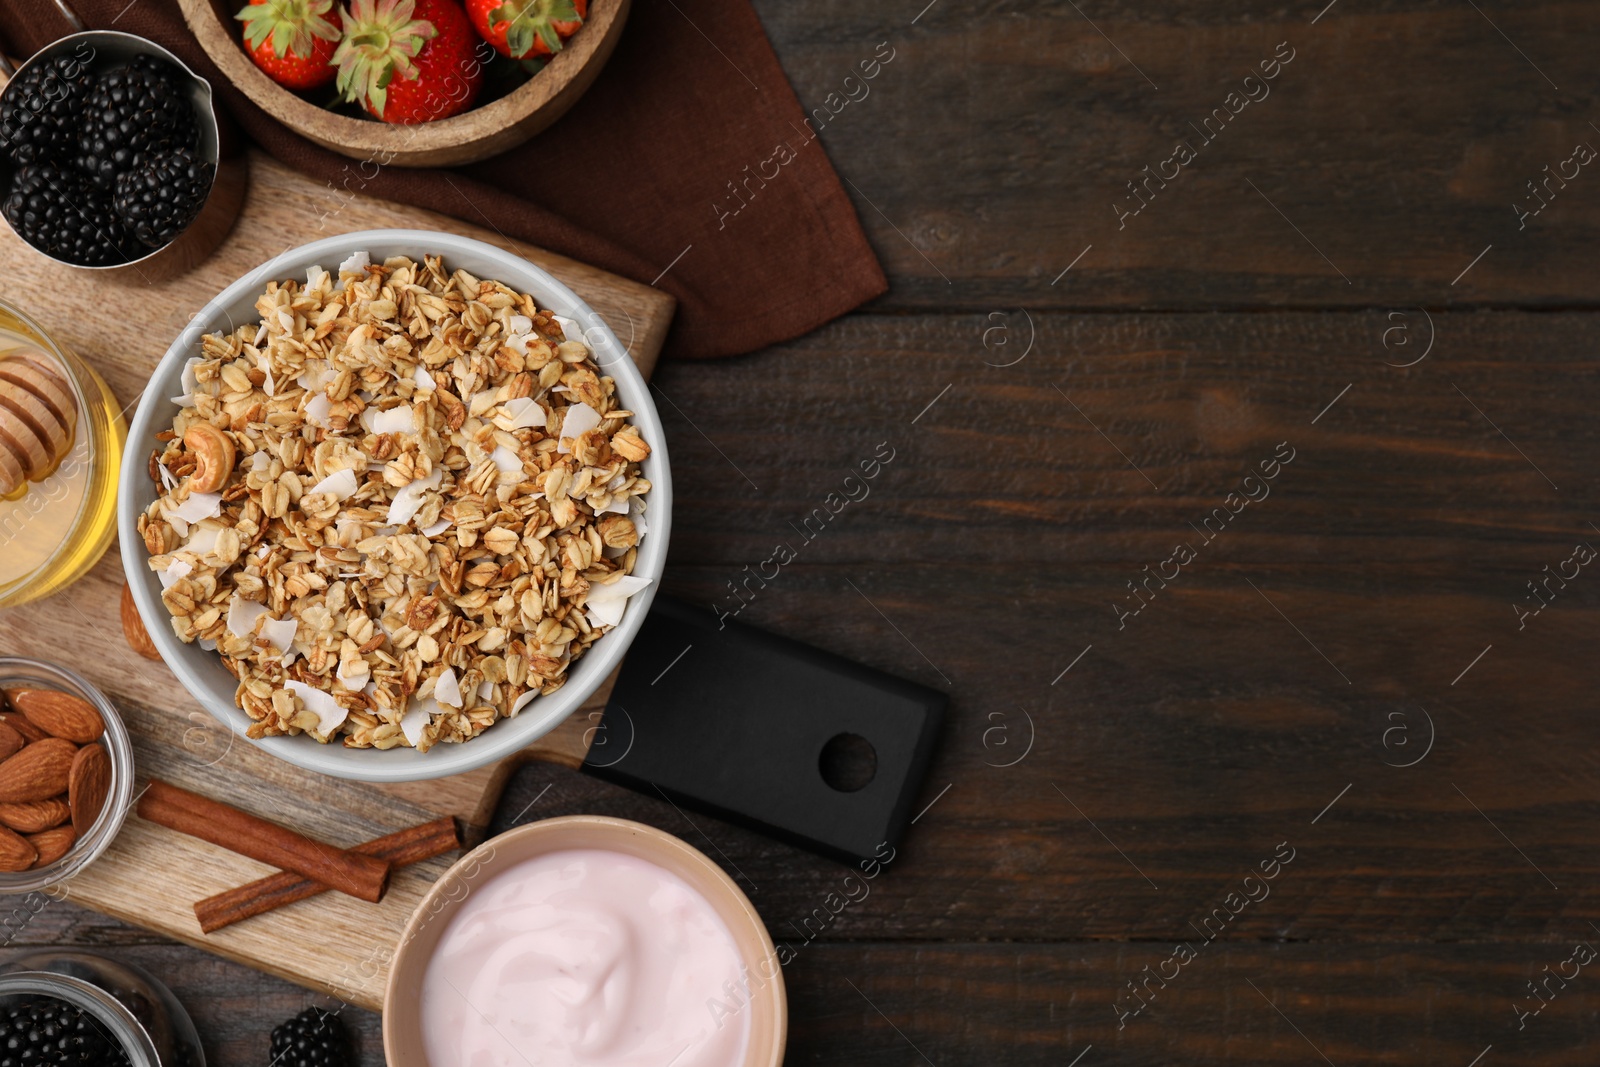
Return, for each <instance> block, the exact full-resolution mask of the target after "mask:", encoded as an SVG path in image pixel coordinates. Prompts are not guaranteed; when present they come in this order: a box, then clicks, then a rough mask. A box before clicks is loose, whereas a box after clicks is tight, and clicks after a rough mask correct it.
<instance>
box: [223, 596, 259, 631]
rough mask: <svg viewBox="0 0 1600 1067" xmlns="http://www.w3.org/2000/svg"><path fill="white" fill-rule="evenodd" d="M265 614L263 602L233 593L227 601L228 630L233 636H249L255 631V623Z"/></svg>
mask: <svg viewBox="0 0 1600 1067" xmlns="http://www.w3.org/2000/svg"><path fill="white" fill-rule="evenodd" d="M265 614H267V606H266V605H265V604H258V603H256V602H255V601H254V600H246V599H245V598H244V597H242V596H238V595H235V596H234V598H233V599H232V600H230V601H228V632H229V633H230V634H232V635H233V636H235V637H249V636H250V635H251V634H253V633H255V632H256V623H257V621H259V620H260V618H261V616H263V615H265Z"/></svg>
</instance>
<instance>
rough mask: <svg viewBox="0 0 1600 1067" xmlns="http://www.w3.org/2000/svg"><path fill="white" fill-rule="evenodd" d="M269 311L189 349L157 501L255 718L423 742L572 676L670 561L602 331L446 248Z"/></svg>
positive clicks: (360, 261) (207, 638)
mask: <svg viewBox="0 0 1600 1067" xmlns="http://www.w3.org/2000/svg"><path fill="white" fill-rule="evenodd" d="M255 307H256V311H257V312H259V313H260V316H261V319H260V321H259V322H258V323H250V324H248V325H245V326H242V327H240V328H239V329H237V330H234V331H233V332H232V333H227V334H224V333H215V334H210V335H208V336H206V337H205V338H204V339H203V341H202V346H201V355H199V356H196V357H193V358H191V359H190V360H189V361H188V364H187V365H186V367H185V369H184V373H183V389H184V394H183V396H181V397H174V398H173V399H174V401H175V402H176V403H178V404H179V405H180V407H179V411H178V413H177V415H176V416H175V417H174V418H173V421H172V427H171V429H170V430H167V431H164V432H162V433H161V434H158V435H157V436H158V438H159V439H160V440H161V441H162V442H163V443H164V444H163V447H162V448H161V449H158V450H157V451H156V452H154V453H152V455H151V457H150V463H149V473H150V477H151V479H152V480H153V481H155V482H156V483H157V488H158V491H159V493H160V495H159V496H158V498H157V499H156V501H155V502H154V503H152V504H151V505H150V506H149V507H148V508H147V509H146V510H145V512H144V514H143V515H141V516H140V519H139V532H140V534H141V535H142V536H143V538H144V543H145V547H146V549H147V550H148V551H149V553H150V561H149V563H150V567H151V569H152V570H153V571H155V572H156V573H157V575H158V577H159V578H160V580H161V583H162V585H163V587H164V589H163V592H162V595H161V600H162V603H163V604H165V605H166V607H167V610H168V611H169V612H170V613H171V615H172V627H173V631H174V632H175V633H176V634H177V636H178V638H179V639H180V640H183V641H185V642H194V641H199V642H200V643H201V645H202V647H204V648H208V649H210V648H214V649H215V650H216V652H217V653H218V655H219V656H220V657H221V659H222V662H223V664H224V665H225V666H226V667H227V668H228V670H229V671H230V672H232V674H233V675H234V677H235V678H237V679H238V682H239V685H238V689H237V692H236V699H237V701H238V704H239V707H240V708H242V709H243V710H244V711H245V712H246V713H247V714H248V715H249V716H250V718H251V719H253V720H254V722H253V723H252V724H251V727H250V731H249V732H250V736H251V737H270V736H276V735H284V734H300V733H305V734H308V735H310V736H311V737H313V738H315V739H316V740H318V741H322V742H325V743H326V742H332V741H334V740H339V741H340V742H341V743H342V744H344V745H345V746H347V747H352V748H379V749H388V748H394V747H396V746H411V747H415V748H417V749H418V750H421V751H427V750H428V749H429V748H431V747H432V746H433V745H435V744H437V743H440V742H460V741H466V740H468V739H470V738H472V737H476V736H477V735H478V734H480V733H482V732H483V731H484V730H485V729H487V728H488V727H489V726H490V725H491V724H492V723H494V722H495V721H496V720H498V719H502V718H511V717H514V716H515V715H517V713H518V712H520V711H521V710H522V709H523V707H525V706H526V705H527V703H528V702H529V701H531V700H533V699H534V698H535V697H537V696H539V695H548V694H550V693H553V692H555V691H556V690H557V689H559V688H561V686H562V684H563V683H564V682H565V681H566V676H567V669H568V668H569V667H570V666H571V665H572V663H574V662H575V661H576V660H577V659H578V658H579V657H580V656H582V655H583V653H584V652H585V651H586V650H587V649H588V648H589V646H590V645H592V644H593V643H594V642H595V641H596V640H598V639H599V638H600V636H601V635H603V634H604V633H605V632H607V631H608V630H609V629H611V628H612V627H613V626H615V625H616V624H617V623H618V622H620V621H621V619H622V614H623V610H624V608H625V605H626V600H627V598H628V597H629V596H631V595H633V594H634V593H636V592H638V591H639V590H640V589H642V588H643V587H644V586H645V585H646V584H647V583H648V579H644V578H638V577H634V576H632V571H633V567H634V563H635V560H636V558H637V556H638V545H639V539H640V537H642V536H644V534H645V532H646V526H645V522H644V510H645V497H646V495H647V494H648V492H649V490H650V483H649V482H648V481H647V480H646V479H645V478H644V477H642V475H641V471H640V466H639V465H640V463H641V461H643V460H644V459H645V458H646V457H647V456H648V455H649V454H650V445H649V444H648V443H647V442H645V440H644V439H643V438H642V437H641V436H640V434H639V431H638V429H637V428H636V427H635V426H634V425H633V424H632V423H631V422H629V421H628V420H629V419H630V417H631V416H632V414H633V413H632V412H630V411H627V410H624V409H622V408H621V406H620V404H619V401H618V398H617V396H616V389H615V385H614V383H613V381H612V379H611V378H610V377H607V376H603V375H602V374H601V373H600V369H599V368H598V367H597V366H596V365H595V362H594V359H593V357H592V354H591V352H590V350H589V348H588V347H587V346H586V345H585V344H584V343H583V341H582V340H580V339H579V338H578V337H576V336H569V335H568V333H567V331H566V328H565V326H564V325H563V323H564V322H565V320H560V319H559V317H558V316H556V315H554V314H552V313H551V312H549V311H545V310H540V309H539V308H538V306H537V305H536V303H535V302H534V300H533V298H532V297H530V296H528V295H526V294H524V293H518V292H516V291H515V290H513V289H511V288H508V287H507V286H505V285H503V284H501V283H499V282H494V281H486V280H480V279H478V278H474V277H473V276H471V275H470V274H468V273H467V272H465V271H462V270H456V271H454V272H450V271H447V270H446V269H445V267H444V265H443V263H442V261H441V259H440V258H438V257H433V256H428V257H425V258H424V259H423V261H422V262H420V263H418V262H413V261H412V260H410V259H406V258H403V257H400V258H393V259H389V260H387V261H385V262H384V263H383V264H381V265H379V264H371V263H368V262H367V257H366V256H365V255H364V254H359V253H358V254H357V255H356V256H353V257H351V259H349V260H347V261H346V262H345V263H344V264H341V266H340V268H339V272H338V277H337V279H335V278H334V277H333V276H332V275H330V273H329V272H327V271H324V270H321V269H320V268H315V267H314V268H312V269H311V270H309V271H307V280H306V283H305V284H304V285H301V284H299V283H297V282H295V281H283V282H272V283H269V284H268V286H267V288H266V292H265V293H263V294H262V295H261V296H260V298H259V299H257V301H256V305H255ZM203 489H211V490H212V491H210V492H204V491H202V490H203Z"/></svg>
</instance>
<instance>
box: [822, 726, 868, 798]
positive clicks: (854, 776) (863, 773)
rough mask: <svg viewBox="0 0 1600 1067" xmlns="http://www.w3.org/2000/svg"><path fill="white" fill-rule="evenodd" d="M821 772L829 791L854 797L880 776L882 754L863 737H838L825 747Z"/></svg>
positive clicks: (853, 735) (831, 739)
mask: <svg viewBox="0 0 1600 1067" xmlns="http://www.w3.org/2000/svg"><path fill="white" fill-rule="evenodd" d="M817 768H818V770H820V771H821V772H822V780H823V781H824V782H827V783H828V786H829V788H831V789H836V790H838V791H839V792H841V793H854V792H856V791H857V790H859V789H865V788H866V787H867V785H868V783H870V782H871V781H872V779H873V778H874V777H876V776H877V774H878V750H877V749H875V748H873V747H872V742H870V741H868V740H867V739H866V738H865V737H862V736H861V735H860V734H834V735H833V736H832V737H830V738H829V739H828V743H827V744H825V745H823V746H822V755H821V756H820V757H819V758H818V759H817Z"/></svg>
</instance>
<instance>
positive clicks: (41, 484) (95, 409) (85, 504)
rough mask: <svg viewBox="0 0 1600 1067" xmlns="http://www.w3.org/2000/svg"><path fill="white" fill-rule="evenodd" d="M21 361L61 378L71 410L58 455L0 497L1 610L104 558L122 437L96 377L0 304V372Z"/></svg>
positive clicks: (64, 582) (112, 526)
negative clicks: (67, 436)
mask: <svg viewBox="0 0 1600 1067" xmlns="http://www.w3.org/2000/svg"><path fill="white" fill-rule="evenodd" d="M24 357H26V358H27V359H28V360H31V361H32V362H34V363H35V364H38V365H41V366H44V367H46V369H47V370H49V371H51V372H53V374H54V375H55V376H56V377H57V378H58V379H60V380H61V381H64V382H65V383H66V385H67V387H68V388H69V389H70V391H71V393H72V403H73V404H75V405H76V409H77V410H76V412H75V413H69V419H68V421H69V422H70V424H71V425H70V434H71V439H70V440H69V441H67V442H66V444H65V445H64V446H63V448H62V449H61V451H60V453H59V454H58V455H56V456H54V457H52V460H51V462H48V463H45V464H41V465H39V466H38V467H37V468H35V469H32V470H30V471H29V472H28V477H26V478H24V479H22V480H21V481H20V482H19V484H17V485H16V486H15V488H13V489H12V490H11V492H9V493H7V494H6V495H5V496H3V497H0V607H14V606H16V605H18V604H25V603H27V602H28V601H30V600H36V599H38V598H39V597H43V596H49V595H50V594H52V593H55V592H59V591H60V590H62V589H64V588H66V587H67V586H68V585H70V584H71V583H73V582H75V581H77V580H78V579H79V578H81V577H82V576H83V575H84V574H85V573H86V572H87V571H88V570H89V568H90V567H93V566H94V565H95V563H96V562H98V561H99V559H100V557H101V556H102V555H103V554H104V553H105V550H106V548H107V546H109V545H110V544H111V538H112V535H113V534H114V533H115V532H116V519H117V517H116V507H117V475H118V471H119V468H120V466H121V461H122V446H123V441H124V439H125V438H126V437H127V425H126V424H125V423H124V421H123V418H122V410H121V406H120V405H119V404H118V403H117V401H116V398H115V397H114V396H113V395H112V393H111V390H110V388H109V387H108V386H107V385H106V383H105V382H104V381H103V380H102V379H101V378H100V376H99V375H98V374H96V373H95V372H94V371H93V370H92V369H90V368H89V366H88V365H87V364H85V363H83V362H82V361H81V360H79V359H78V358H77V356H75V355H73V354H72V353H71V352H70V351H68V350H67V349H66V348H65V347H63V346H62V345H59V344H57V343H56V342H55V341H53V340H52V339H51V338H50V337H49V336H48V335H47V334H46V333H45V332H44V331H43V330H42V329H41V328H40V327H39V326H38V324H37V323H35V322H33V320H31V319H29V318H28V317H27V316H26V315H25V314H23V313H22V312H21V311H19V310H18V309H17V308H15V307H12V306H11V305H9V304H7V303H5V302H4V301H0V367H3V366H4V364H5V362H6V361H8V360H21V359H23V358H24ZM13 451H15V449H13Z"/></svg>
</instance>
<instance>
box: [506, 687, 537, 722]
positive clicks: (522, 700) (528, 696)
mask: <svg viewBox="0 0 1600 1067" xmlns="http://www.w3.org/2000/svg"><path fill="white" fill-rule="evenodd" d="M538 695H539V690H537V689H530V690H528V691H527V692H526V693H523V694H522V695H521V696H519V697H518V698H517V699H516V701H515V702H513V703H512V705H511V714H509V715H507V716H506V718H508V719H514V718H516V717H517V712H519V711H521V710H522V709H523V708H525V707H527V706H528V705H529V704H532V703H533V698H534V697H536V696H538Z"/></svg>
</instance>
